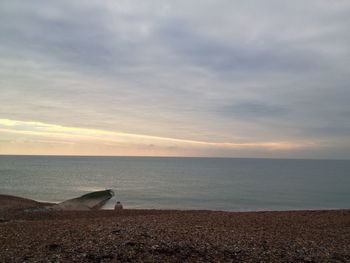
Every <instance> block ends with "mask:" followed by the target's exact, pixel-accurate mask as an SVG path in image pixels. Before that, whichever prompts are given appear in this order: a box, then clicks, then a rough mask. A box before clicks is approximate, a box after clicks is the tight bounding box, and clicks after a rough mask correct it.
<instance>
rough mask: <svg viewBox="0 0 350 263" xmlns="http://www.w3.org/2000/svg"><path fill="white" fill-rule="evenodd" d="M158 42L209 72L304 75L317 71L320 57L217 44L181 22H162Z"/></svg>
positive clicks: (277, 47) (275, 46) (278, 46)
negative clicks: (303, 73) (283, 72)
mask: <svg viewBox="0 0 350 263" xmlns="http://www.w3.org/2000/svg"><path fill="white" fill-rule="evenodd" d="M158 34H159V38H160V41H163V42H164V44H165V45H166V46H168V47H169V48H170V49H171V50H172V52H175V54H177V55H180V56H182V58H183V59H184V60H185V61H186V62H190V63H195V64H196V65H199V66H202V67H207V68H209V69H212V70H215V71H219V72H222V71H224V72H227V71H229V72H230V71H235V70H238V71H247V70H249V71H254V72H256V71H285V70H287V71H297V72H300V71H305V70H309V69H313V70H314V69H316V68H319V67H320V65H321V64H323V62H322V58H321V57H320V54H317V53H316V52H314V51H313V50H311V49H308V48H305V47H304V48H299V47H293V46H290V45H288V44H287V43H273V42H271V43H269V46H263V47H262V46H260V45H259V43H256V45H254V44H253V45H248V44H245V43H240V42H239V40H237V42H236V43H235V44H231V45H229V44H228V43H223V42H218V41H217V40H215V39H211V38H209V37H206V36H204V35H203V34H201V33H200V32H198V30H197V31H196V30H195V29H193V28H191V24H189V23H188V22H186V21H183V20H169V21H166V23H165V25H163V26H162V27H161V28H160V29H159V32H158Z"/></svg>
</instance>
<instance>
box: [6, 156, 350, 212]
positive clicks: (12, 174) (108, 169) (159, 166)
mask: <svg viewBox="0 0 350 263" xmlns="http://www.w3.org/2000/svg"><path fill="white" fill-rule="evenodd" d="M101 189H113V190H114V191H115V193H116V197H115V198H116V199H117V200H119V201H121V202H122V204H123V205H124V207H126V208H168V209H211V210H227V211H259V210H299V209H332V208H350V161H348V160H342V161H341V160H283V159H240V158H158V157H57V156H51V157H50V156H0V194H11V195H17V196H22V197H26V198H32V199H35V200H40V201H50V202H60V201H63V200H66V199H69V198H74V197H77V196H80V195H82V194H85V193H87V192H90V191H95V190H101ZM109 205H110V206H112V205H113V200H112V202H110V204H109Z"/></svg>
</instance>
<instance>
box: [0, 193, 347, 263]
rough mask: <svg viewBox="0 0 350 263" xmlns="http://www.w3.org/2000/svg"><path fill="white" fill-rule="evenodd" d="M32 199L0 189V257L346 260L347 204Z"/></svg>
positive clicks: (27, 259) (28, 259)
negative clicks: (66, 207) (76, 205)
mask: <svg viewBox="0 0 350 263" xmlns="http://www.w3.org/2000/svg"><path fill="white" fill-rule="evenodd" d="M5 199H7V200H10V199H12V204H15V206H12V207H9V205H8V203H7V205H4V204H5V203H6V202H4V200H5ZM32 202H33V201H32V200H28V199H21V198H16V197H8V196H7V197H6V196H5V197H4V196H1V195H0V218H1V220H0V248H1V249H0V262H48V261H50V262H218V261H220V262H349V261H350V244H349V242H348V240H350V210H349V209H341V210H311V211H305V210H304V211H260V212H227V211H210V210H164V209H163V210H159V209H123V210H91V211H42V210H32V209H28V207H30V206H32V207H33V204H34V205H37V204H39V206H40V205H43V204H42V203H38V202H36V203H32ZM34 202H35V201H34ZM45 205H47V204H45Z"/></svg>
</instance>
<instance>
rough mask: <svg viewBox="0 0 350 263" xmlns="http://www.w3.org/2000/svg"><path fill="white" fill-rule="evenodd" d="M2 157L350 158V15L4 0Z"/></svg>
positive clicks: (272, 0)
mask: <svg viewBox="0 0 350 263" xmlns="http://www.w3.org/2000/svg"><path fill="white" fill-rule="evenodd" d="M0 154H49V155H51V154H52V155H117V156H118V155H123V156H213V157H265V158H330V159H350V2H349V1H348V0H343V1H342V0H334V1H328V0H309V1H300V0H296V1H287V0H282V1H281V0H267V1H260V0H247V1H233V0H215V1H213V0H211V1H209V0H197V1H194V0H186V1H185V0H177V1H167V0H148V1H136V0H128V1H124V0H118V1H112V0H108V1H101V0H75V1H72V0H61V1H44V0H32V1H19V0H3V1H1V2H0Z"/></svg>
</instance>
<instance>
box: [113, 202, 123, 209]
mask: <svg viewBox="0 0 350 263" xmlns="http://www.w3.org/2000/svg"><path fill="white" fill-rule="evenodd" d="M121 209H123V205H122V204H121V203H120V202H119V201H117V203H116V204H115V206H114V210H121Z"/></svg>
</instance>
